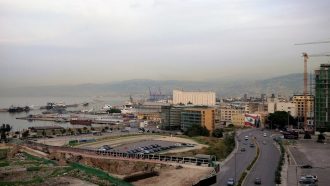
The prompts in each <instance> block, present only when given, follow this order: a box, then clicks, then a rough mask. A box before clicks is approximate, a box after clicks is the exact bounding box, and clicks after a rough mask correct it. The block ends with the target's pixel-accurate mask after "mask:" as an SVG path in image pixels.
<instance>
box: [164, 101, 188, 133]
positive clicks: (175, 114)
mask: <svg viewBox="0 0 330 186" xmlns="http://www.w3.org/2000/svg"><path fill="white" fill-rule="evenodd" d="M184 108H185V106H179V105H169V106H162V107H161V127H162V128H163V129H165V130H179V129H181V112H182V110H183V109H184Z"/></svg>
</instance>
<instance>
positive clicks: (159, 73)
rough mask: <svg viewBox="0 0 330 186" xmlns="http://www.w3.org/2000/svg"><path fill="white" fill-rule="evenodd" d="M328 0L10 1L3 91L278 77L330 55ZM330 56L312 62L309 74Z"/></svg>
mask: <svg viewBox="0 0 330 186" xmlns="http://www.w3.org/2000/svg"><path fill="white" fill-rule="evenodd" d="M329 7H330V2H329V1H325V0H324V1H322V0H320V1H308V0H302V1H301V0H299V1H298V0H294V1H284V0H280V1H274V2H265V1H261V0H251V1H244V0H235V1H216V0H205V1H197V0H177V1H171V0H146V1H138V0H130V1H119V0H118V1H116V0H109V1H102V0H97V1H91V0H87V1H79V0H71V1H67V0H58V1H42V0H26V1H19V0H2V1H0V10H1V11H0V25H1V30H0V66H1V68H0V86H1V87H22V86H41V85H77V84H85V83H109V82H115V81H123V80H130V79H152V80H191V81H205V80H212V79H221V78H224V79H225V78H231V77H242V78H249V79H258V78H271V77H276V76H281V75H286V74H291V73H302V72H303V58H302V56H301V53H302V52H307V53H309V54H319V53H324V52H327V53H329V52H330V50H329V44H318V45H301V46H295V45H294V44H295V43H304V42H312V41H324V40H330V35H329V30H330V25H329V24H328V23H329V17H330V16H329V12H328V8H329ZM328 61H329V58H311V59H310V61H309V62H310V64H309V72H311V71H312V70H313V69H315V68H317V67H318V66H319V64H320V63H326V62H328Z"/></svg>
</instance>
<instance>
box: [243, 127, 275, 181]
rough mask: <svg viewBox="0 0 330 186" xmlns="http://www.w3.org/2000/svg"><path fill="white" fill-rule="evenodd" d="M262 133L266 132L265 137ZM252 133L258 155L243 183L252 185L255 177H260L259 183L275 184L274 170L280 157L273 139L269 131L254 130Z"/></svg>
mask: <svg viewBox="0 0 330 186" xmlns="http://www.w3.org/2000/svg"><path fill="white" fill-rule="evenodd" d="M263 133H266V134H267V137H264V136H263ZM253 135H254V136H255V137H256V139H257V143H258V144H259V148H260V157H259V159H258V160H257V162H256V164H255V165H254V167H253V168H252V169H251V171H250V173H249V174H248V176H247V178H246V180H245V184H244V185H245V186H250V185H254V181H255V178H260V179H261V185H267V186H272V185H275V181H274V179H275V170H276V167H277V164H278V161H279V159H280V152H279V150H278V149H277V148H276V146H275V145H274V144H275V141H274V140H273V138H272V137H271V136H270V135H271V133H270V131H268V130H265V131H260V130H256V131H254V132H253Z"/></svg>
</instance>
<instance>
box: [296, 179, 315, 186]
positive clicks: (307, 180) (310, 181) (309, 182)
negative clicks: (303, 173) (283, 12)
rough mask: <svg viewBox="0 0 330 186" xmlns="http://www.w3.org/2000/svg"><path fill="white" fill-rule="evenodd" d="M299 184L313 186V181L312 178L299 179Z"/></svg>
mask: <svg viewBox="0 0 330 186" xmlns="http://www.w3.org/2000/svg"><path fill="white" fill-rule="evenodd" d="M299 183H300V184H303V185H315V180H314V179H312V178H304V179H301V178H300V180H299Z"/></svg>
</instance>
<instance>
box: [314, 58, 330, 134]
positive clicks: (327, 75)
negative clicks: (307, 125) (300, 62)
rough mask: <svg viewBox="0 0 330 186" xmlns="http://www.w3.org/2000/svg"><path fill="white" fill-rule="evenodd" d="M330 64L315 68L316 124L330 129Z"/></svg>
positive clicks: (317, 126)
mask: <svg viewBox="0 0 330 186" xmlns="http://www.w3.org/2000/svg"><path fill="white" fill-rule="evenodd" d="M329 84H330V64H321V66H320V68H319V69H318V70H315V125H316V128H328V129H330V91H329Z"/></svg>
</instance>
